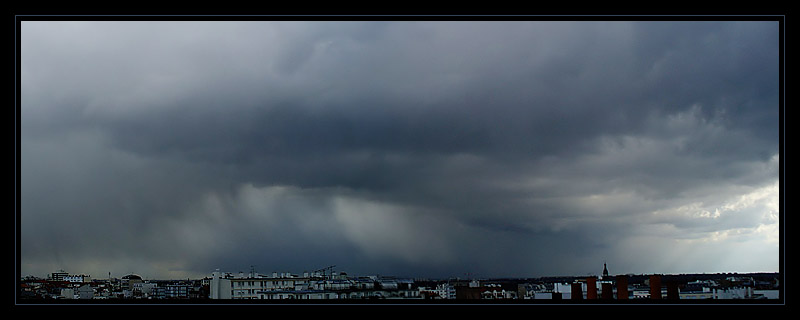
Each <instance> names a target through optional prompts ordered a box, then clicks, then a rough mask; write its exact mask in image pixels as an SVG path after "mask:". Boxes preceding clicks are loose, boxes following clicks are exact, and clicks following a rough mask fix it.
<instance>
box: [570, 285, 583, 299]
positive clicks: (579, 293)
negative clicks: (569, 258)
mask: <svg viewBox="0 0 800 320" xmlns="http://www.w3.org/2000/svg"><path fill="white" fill-rule="evenodd" d="M571 291H572V292H571V293H570V299H572V300H582V299H583V290H582V288H581V283H580V282H573V283H572V290H571Z"/></svg>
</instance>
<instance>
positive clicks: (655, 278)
mask: <svg viewBox="0 0 800 320" xmlns="http://www.w3.org/2000/svg"><path fill="white" fill-rule="evenodd" d="M650 299H661V276H660V275H657V274H654V275H651V276H650Z"/></svg>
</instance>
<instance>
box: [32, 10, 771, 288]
mask: <svg viewBox="0 0 800 320" xmlns="http://www.w3.org/2000/svg"><path fill="white" fill-rule="evenodd" d="M777 51H778V36H777V23H769V22H638V23H633V22H580V23H578V22H315V23H309V22H241V23H240V22H214V23H211V22H154V23H136V22H93V23H88V22H24V23H23V28H22V48H21V53H22V58H21V60H22V71H21V72H22V73H21V80H22V82H21V86H22V101H23V102H22V110H21V119H22V163H23V164H22V177H23V181H22V190H21V191H22V196H23V202H22V203H23V205H22V220H23V221H22V222H23V223H22V227H23V267H24V268H26V267H30V268H32V269H31V270H34V267H33V266H34V265H36V263H37V262H38V263H40V265H43V264H46V263H49V264H46V267H40V268H39V269H35V270H42V268H44V269H47V268H50V269H58V268H63V267H56V265H57V264H58V263H62V264H67V262H64V261H74V262H72V263H73V264H74V265H76V266H77V265H81V264H79V263H78V262H77V261H79V260H78V259H74V260H70V259H69V258H68V257H69V256H80V257H82V258H83V259H87V260H90V257H94V258H95V259H98V261H100V260H102V259H101V258H99V257H109V256H114V257H120V256H130V257H135V258H132V259H133V260H136V261H138V262H136V263H133V264H132V265H136V266H137V268H141V269H145V270H152V271H151V272H153V273H159V272H161V271H157V270H161V269H163V268H167V269H170V270H175V271H176V272H188V273H198V272H199V273H203V272H206V271H209V270H213V269H214V268H217V267H219V266H223V267H227V268H237V266H238V268H243V267H242V266H245V267H246V266H248V265H250V264H258V265H263V266H265V267H267V266H270V265H272V266H274V268H287V269H292V270H290V271H300V270H302V269H305V268H313V267H315V266H316V267H320V266H324V265H327V264H329V262H328V261H336V260H338V261H350V262H351V263H350V264H349V266H351V267H352V268H353V269H356V268H357V267H356V266H360V267H358V268H360V270H358V271H361V272H381V271H383V270H386V271H384V272H401V271H402V272H406V270H414V271H411V272H420V273H425V272H429V273H436V272H439V273H446V272H445V271H444V270H448V269H453V268H455V269H458V270H464V272H469V271H470V270H471V271H472V272H474V271H475V270H472V269H470V268H469V267H463V266H464V265H468V266H474V269H478V270H481V271H480V272H484V273H486V274H487V275H488V274H490V273H496V274H498V275H499V274H514V275H522V274H525V273H526V272H534V273H536V272H539V273H549V274H554V273H558V272H560V271H555V270H563V272H567V273H569V272H589V271H591V270H588V271H587V270H584V269H580V270H578V269H568V268H567V269H564V268H560V267H559V264H558V263H557V261H572V262H577V261H583V262H587V261H588V262H591V261H599V260H598V259H607V260H608V259H611V258H615V259H619V261H626V263H628V264H630V265H636V266H638V267H643V266H644V265H640V264H639V263H641V262H636V261H632V260H631V258H630V257H629V256H628V254H627V253H630V252H646V251H647V250H645V249H644V248H642V247H635V246H634V247H630V245H629V244H627V243H629V242H630V241H631V239H638V240H641V242H640V243H642V244H646V243H650V242H649V241H656V239H652V240H648V239H650V238H648V237H652V236H653V235H659V236H662V237H663V238H664V239H686V241H704V240H703V239H707V238H708V234H709V233H713V232H717V234H727V233H726V232H730V230H745V231H742V232H745V233H746V234H748V235H750V234H755V235H761V234H762V232H766V231H763V229H764V228H760V229H759V226H766V227H774V226H775V223H776V221H774V218H773V214H776V212H777V211H776V210H777V209H774V210H773V209H772V208H773V202H772V201H773V200H774V202H776V201H777V199H776V198H775V199H773V196H774V197H777V193H774V194H772V193H770V192H773V189H772V186H773V184H774V183H775V182H776V181H777V153H778V145H777V144H778V143H777V142H778V139H777V137H778V130H777V128H778V126H777V121H778V106H777V103H778V100H777V93H778V52H777ZM774 192H776V190H775V191H774ZM765 194H766V195H765ZM43 197H44V198H46V199H47V200H48V201H41V199H43ZM737 199H739V200H737ZM742 199H750V200H748V201H744V202H743V200H742ZM715 210H716V211H715ZM720 212H721V213H720ZM620 230H627V231H622V232H621V231H620ZM641 230H650V232H645V233H640V232H639V231H641ZM770 230H771V229H770ZM48 235H49V236H48ZM643 237H644V238H643ZM53 239H60V240H58V241H56V240H53ZM97 239H102V241H97ZM714 239H720V238H719V237H717V238H714ZM757 239H761V238H757ZM770 239H772V238H771V237H770ZM676 241H677V240H676ZM681 241H683V240H681ZM708 241H717V240H708ZM720 241H721V240H720ZM759 241H760V240H759ZM623 243H624V245H623ZM770 243H771V242H770ZM544 244H546V245H544ZM724 244H725V245H727V246H729V247H730V245H729V244H728V243H724ZM694 245H695V246H696V244H694ZM696 247H697V246H696ZM730 248H733V247H730ZM723 251H725V250H723ZM81 252H82V253H81ZM122 252H124V254H123V253H122ZM297 252H304V253H305V254H300V255H298V254H297ZM93 253H94V255H93ZM265 253H266V254H265ZM684 253H685V252H684ZM56 254H58V255H60V256H61V257H65V256H66V257H67V258H58V259H62V260H63V261H59V262H58V263H56V262H53V258H52V257H53V256H54V255H56ZM686 254H688V253H686ZM545 255H546V256H549V257H551V258H548V259H543V258H542V257H543V256H545ZM58 259H57V260H58ZM775 259H777V256H775ZM26 261H31V262H30V263H28V264H26ZM34 261H36V262H34ZM44 261H49V262H46V263H45V262H44ZM659 261H667V260H659ZM703 262H706V261H703ZM737 263H738V264H735V265H737V266H741V268H763V266H764V265H763V264H761V265H753V264H751V265H747V264H746V263H743V262H737ZM367 266H374V267H375V268H378V269H381V270H370V268H369V267H367ZM393 266H394V267H393ZM767 266H770V267H774V266H775V264H769V261H768V264H767ZM770 267H768V268H770ZM459 268H461V269H459ZM649 268H655V266H653V265H651V266H649ZM683 268H684V269H681V270H688V269H692V268H695V269H696V270H695V271H709V270H699V269H697V268H701V267H699V265H698V266H684V267H683ZM710 268H726V267H725V266H713V267H710ZM298 269H300V270H298ZM455 269H454V270H455ZM47 270H49V269H47ZM354 271H355V270H354ZM620 271H622V270H620ZM629 271H630V272H649V270H629ZM120 272H123V271H120ZM159 274H162V275H163V274H167V273H164V272H161V273H159Z"/></svg>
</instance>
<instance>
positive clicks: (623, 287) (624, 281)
mask: <svg viewBox="0 0 800 320" xmlns="http://www.w3.org/2000/svg"><path fill="white" fill-rule="evenodd" d="M617 299H628V276H625V275H619V276H617Z"/></svg>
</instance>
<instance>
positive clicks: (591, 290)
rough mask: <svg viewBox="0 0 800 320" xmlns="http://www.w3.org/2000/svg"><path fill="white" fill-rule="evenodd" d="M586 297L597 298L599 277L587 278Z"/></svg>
mask: <svg viewBox="0 0 800 320" xmlns="http://www.w3.org/2000/svg"><path fill="white" fill-rule="evenodd" d="M586 299H597V278H595V277H588V278H586Z"/></svg>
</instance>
